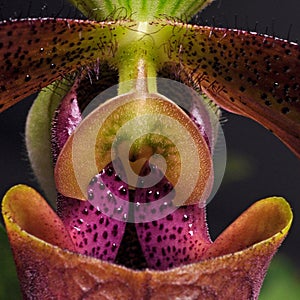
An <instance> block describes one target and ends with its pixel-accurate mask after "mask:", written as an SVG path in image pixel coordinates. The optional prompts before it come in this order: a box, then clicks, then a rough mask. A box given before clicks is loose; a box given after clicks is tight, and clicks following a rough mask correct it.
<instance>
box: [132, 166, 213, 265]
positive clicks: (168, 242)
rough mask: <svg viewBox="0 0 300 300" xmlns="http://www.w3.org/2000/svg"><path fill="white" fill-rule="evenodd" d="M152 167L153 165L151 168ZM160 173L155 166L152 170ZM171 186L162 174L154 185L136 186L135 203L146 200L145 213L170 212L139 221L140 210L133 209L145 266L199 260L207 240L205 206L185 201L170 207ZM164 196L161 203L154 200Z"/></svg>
mask: <svg viewBox="0 0 300 300" xmlns="http://www.w3.org/2000/svg"><path fill="white" fill-rule="evenodd" d="M150 167H151V166H149V165H146V166H145V167H144V169H143V170H142V173H141V176H145V175H146V174H148V173H149V171H150V170H149V169H150ZM152 169H153V168H152ZM154 172H156V175H157V176H158V177H160V175H161V174H159V172H161V171H159V170H157V169H156V170H155V171H154ZM174 193H175V190H174V189H173V187H172V185H171V184H170V182H169V181H168V180H167V179H166V177H163V179H161V180H160V181H159V182H158V183H157V184H156V185H155V186H152V187H148V188H143V187H140V188H137V190H136V193H135V200H134V201H135V203H142V204H143V203H149V204H151V207H152V208H151V209H148V211H147V213H148V214H150V215H151V213H152V214H153V216H154V217H156V216H157V215H158V212H157V211H161V212H164V211H165V210H168V209H170V208H172V210H173V211H172V212H171V213H169V214H166V216H165V217H163V218H159V219H157V218H153V221H152V222H146V223H142V222H141V219H143V218H141V216H143V212H140V211H139V209H136V210H135V219H136V221H137V223H136V230H137V234H138V238H139V241H140V244H141V247H142V249H143V253H144V256H145V258H146V261H147V263H148V267H149V268H151V269H156V270H166V269H169V268H172V267H176V266H180V265H184V264H189V263H192V262H197V261H200V260H201V258H202V256H203V254H204V253H205V252H206V250H207V248H208V247H209V245H210V244H211V242H210V238H209V235H208V230H207V224H206V218H205V207H204V208H200V207H199V206H198V205H189V206H182V207H173V205H172V199H173V197H174ZM162 198H164V199H165V200H164V204H158V201H159V200H160V199H162ZM137 208H139V207H137Z"/></svg>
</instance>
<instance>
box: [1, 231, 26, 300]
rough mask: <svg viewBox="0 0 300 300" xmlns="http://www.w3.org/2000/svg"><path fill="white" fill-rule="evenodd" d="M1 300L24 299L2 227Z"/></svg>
mask: <svg viewBox="0 0 300 300" xmlns="http://www.w3.org/2000/svg"><path fill="white" fill-rule="evenodd" d="M0 299H1V300H18V299H22V297H21V291H20V287H19V283H18V278H17V274H16V268H15V265H14V261H13V256H12V252H11V249H10V246H9V242H8V238H7V235H6V232H5V230H4V229H3V227H2V226H0Z"/></svg>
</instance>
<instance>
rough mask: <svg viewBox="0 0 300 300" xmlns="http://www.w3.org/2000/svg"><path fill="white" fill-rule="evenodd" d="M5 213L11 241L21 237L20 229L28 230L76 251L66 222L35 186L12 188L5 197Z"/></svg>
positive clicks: (29, 232)
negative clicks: (64, 223) (62, 220)
mask: <svg viewBox="0 0 300 300" xmlns="http://www.w3.org/2000/svg"><path fill="white" fill-rule="evenodd" d="M2 213H3V217H4V221H5V225H6V228H7V231H8V235H9V238H10V240H11V241H13V240H14V239H18V233H17V232H18V231H20V230H22V234H25V233H24V232H26V233H27V234H29V235H31V236H34V237H35V238H40V239H43V240H45V241H47V242H48V243H51V244H53V245H55V246H58V247H60V248H63V249H68V250H74V245H73V243H72V241H71V238H70V236H69V234H68V232H67V230H66V229H65V227H64V225H63V223H62V222H61V220H60V219H59V218H58V216H57V215H56V214H55V212H54V211H53V210H52V209H51V207H50V206H49V205H48V204H47V203H46V202H45V200H44V199H43V198H42V197H41V196H40V195H39V194H38V193H37V192H36V191H35V190H34V189H32V188H30V187H28V186H25V185H17V186H14V187H12V188H11V189H10V190H9V191H8V192H7V193H6V195H5V196H4V198H3V202H2ZM37 220H38V221H37Z"/></svg>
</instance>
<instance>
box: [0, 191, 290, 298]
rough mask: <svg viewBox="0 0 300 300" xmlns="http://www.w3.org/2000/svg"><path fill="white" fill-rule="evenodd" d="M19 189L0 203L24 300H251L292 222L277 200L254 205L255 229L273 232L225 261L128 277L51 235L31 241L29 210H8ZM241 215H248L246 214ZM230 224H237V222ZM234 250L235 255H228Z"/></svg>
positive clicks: (215, 259) (216, 259)
mask: <svg viewBox="0 0 300 300" xmlns="http://www.w3.org/2000/svg"><path fill="white" fill-rule="evenodd" d="M24 188H25V187H16V188H14V192H13V193H12V191H10V192H9V193H8V194H7V195H6V197H5V199H4V202H3V213H4V219H5V223H6V227H7V230H8V234H9V238H10V242H11V245H12V248H13V251H14V256H15V260H16V264H17V267H18V274H19V278H20V281H21V285H22V290H23V295H24V299H31V298H32V297H37V298H39V299H41V298H44V299H45V298H51V297H61V298H64V299H78V298H85V297H86V298H88V299H99V298H100V297H104V298H107V299H124V298H125V299H130V298H134V299H149V298H151V299H162V298H164V297H166V295H168V296H169V297H172V298H176V297H179V298H182V297H190V298H191V299H201V298H202V299H204V298H205V299H225V300H227V299H228V300H229V299H234V298H235V297H236V295H239V299H257V297H258V293H259V290H260V287H261V284H262V280H263V278H264V275H265V272H266V269H267V267H268V264H269V262H270V259H271V257H272V256H273V254H274V253H275V251H276V249H277V248H278V246H279V245H280V244H281V242H282V240H283V239H284V237H285V236H286V234H287V231H288V229H289V227H290V224H291V219H292V213H291V210H290V207H289V205H288V204H287V203H286V202H285V201H284V200H283V199H282V198H269V199H265V200H263V203H261V202H258V203H257V204H254V205H253V206H252V208H250V212H251V211H252V212H253V210H254V211H256V210H257V208H256V205H258V208H259V209H260V210H263V213H262V216H263V219H264V221H261V222H260V224H261V225H265V226H266V227H267V228H271V227H272V226H271V224H274V220H275V224H274V228H273V230H271V231H270V230H267V232H266V234H265V235H264V234H263V231H262V234H261V235H260V239H259V240H258V239H255V240H252V241H250V243H249V245H248V244H247V245H248V246H249V247H248V248H246V249H242V251H239V250H241V249H240V245H237V247H236V248H234V247H231V248H230V254H228V255H224V256H219V257H212V258H211V259H210V260H204V261H201V262H197V263H193V264H190V265H186V266H183V267H180V268H174V269H171V270H168V271H163V272H161V271H152V270H146V271H132V270H130V269H127V268H124V267H120V266H117V265H113V264H109V263H107V262H103V261H101V260H97V259H93V258H90V257H86V256H82V255H79V254H76V253H71V252H69V251H66V250H63V249H61V248H59V247H56V246H54V245H53V242H54V241H53V239H52V238H51V235H46V236H45V240H41V239H39V238H36V237H35V236H34V235H35V234H39V229H37V228H38V227H39V225H38V223H39V220H40V219H39V218H37V217H35V218H32V213H33V212H34V211H33V210H24V211H23V212H21V213H20V210H19V209H17V210H15V207H14V203H15V200H16V198H19V193H22V190H23V189H24ZM26 189H28V188H26ZM35 194H36V193H35V192H33V190H31V189H30V193H29V194H28V195H27V196H28V198H27V199H26V201H27V202H26V204H27V205H28V206H29V207H31V206H32V204H34V205H33V206H35V204H36V203H35V200H33V199H34V197H32V195H35ZM39 200H40V199H39ZM32 201H33V203H32ZM42 203H43V202H41V203H39V204H40V205H41V206H42V207H44V205H46V204H45V203H44V204H42ZM274 212H275V215H273V213H274ZM15 213H16V214H15ZM18 213H19V214H20V215H21V216H19V215H18ZM27 214H29V215H27ZM42 214H43V211H42ZM245 214H246V215H247V214H248V213H247V211H246V213H245ZM20 217H21V219H20ZM25 217H26V220H31V221H29V224H30V223H32V224H34V223H35V222H36V223H37V224H35V225H36V226H33V227H32V226H27V223H26V222H23V221H24V220H25ZM258 217H260V216H258ZM278 217H280V219H281V220H282V222H280V224H279V223H278V222H277V221H276V219H277V218H278ZM236 222H237V223H239V222H240V221H239V219H238V220H237V221H236ZM249 222H250V224H248V226H246V227H245V228H247V232H246V233H245V232H237V234H238V235H246V236H249V235H251V234H249V233H248V231H250V232H251V231H252V225H253V218H252V217H250V218H249ZM262 228H263V226H262ZM254 232H255V233H256V232H257V230H256V229H255V230H254ZM235 250H237V251H238V252H231V251H235ZM225 252H226V251H225Z"/></svg>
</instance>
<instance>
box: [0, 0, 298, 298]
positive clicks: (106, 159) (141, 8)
mask: <svg viewBox="0 0 300 300" xmlns="http://www.w3.org/2000/svg"><path fill="white" fill-rule="evenodd" d="M71 2H74V3H75V4H76V6H77V7H78V8H79V9H81V11H82V12H83V13H85V14H86V15H87V16H89V17H92V18H93V19H94V20H93V21H88V20H84V21H79V20H62V19H34V20H18V21H7V22H3V23H2V24H1V26H0V37H1V38H0V54H1V55H2V57H3V59H2V62H1V63H0V67H1V75H0V90H1V98H0V103H1V109H2V110H4V109H6V108H8V107H9V106H10V105H13V104H14V103H16V102H17V101H19V100H21V99H23V98H24V97H25V96H26V95H29V94H31V93H33V92H36V91H39V90H40V89H41V88H43V87H49V88H48V89H47V90H45V91H43V92H41V93H40V95H39V97H38V98H37V100H36V101H35V103H34V105H33V107H32V109H31V111H30V113H29V116H28V121H27V130H26V131H27V132H26V135H27V136H26V139H27V140H26V142H27V147H28V152H29V157H30V160H31V162H32V165H33V169H34V170H35V173H36V175H37V177H38V178H39V180H40V182H41V185H42V186H43V188H44V190H45V191H46V194H47V195H48V198H49V200H50V201H51V200H52V201H53V198H56V196H53V195H54V194H55V193H56V192H53V191H55V190H56V189H57V190H58V192H59V193H58V196H57V214H56V213H55V212H54V211H53V210H52V208H50V206H49V205H48V204H47V203H46V202H45V200H44V199H42V197H41V196H40V195H39V194H38V193H37V192H35V191H34V190H33V189H31V188H29V187H27V186H23V185H19V186H15V187H13V188H12V189H11V190H9V191H8V193H7V194H6V196H5V198H4V200H3V206H2V210H3V216H4V220H5V224H6V228H7V231H8V236H9V239H10V242H11V246H12V249H13V252H14V257H15V261H16V265H17V269H18V275H19V279H20V282H21V286H22V292H23V296H24V298H25V299H48V298H54V299H81V298H87V299H99V298H101V297H102V298H108V299H161V298H169V299H186V298H188V299H190V298H191V299H256V298H257V297H258V294H259V290H260V287H261V284H262V281H263V278H264V276H265V272H266V270H267V267H268V264H269V262H270V259H271V258H272V256H273V254H274V253H275V251H276V249H277V248H278V246H279V245H280V244H281V242H282V240H283V239H284V237H285V236H286V234H287V231H288V229H289V227H290V225H291V220H292V213H291V210H290V207H289V205H288V204H287V203H286V202H285V200H284V199H282V198H279V197H273V198H268V199H264V200H261V201H259V202H257V203H255V204H254V205H253V206H251V207H250V208H249V209H248V210H247V211H246V212H244V213H243V214H242V215H241V216H240V217H239V218H238V219H237V220H236V221H235V222H234V223H233V224H232V225H231V226H229V227H228V228H227V229H226V230H225V231H224V232H223V233H222V234H221V235H220V236H219V237H218V238H217V239H216V240H215V241H214V242H212V241H211V240H210V238H209V234H208V231H207V225H206V221H205V205H204V204H205V202H207V199H208V197H209V193H210V192H211V189H212V185H213V183H212V182H213V177H214V174H213V172H212V167H213V160H212V154H213V152H214V148H215V142H216V141H215V139H216V136H217V135H218V132H219V131H220V128H219V127H218V124H215V123H214V122H213V121H212V120H213V119H212V118H213V116H212V115H214V114H215V113H214V111H215V106H216V105H219V106H221V107H223V108H225V109H227V110H229V111H232V112H235V113H238V114H242V115H244V116H247V117H250V118H253V119H254V120H256V121H258V122H259V123H261V124H262V125H264V126H265V127H267V128H268V129H270V130H272V131H273V132H274V133H275V134H276V135H277V136H278V137H279V138H280V139H281V140H282V141H283V142H284V143H285V144H286V145H287V146H288V147H289V148H291V150H293V151H294V152H295V154H296V155H298V156H299V153H300V139H299V132H300V123H299V120H300V115H299V111H300V108H299V73H298V72H297V71H298V70H299V64H300V63H299V61H300V51H299V46H298V45H296V44H293V43H289V42H287V41H283V40H279V39H276V38H272V37H268V36H262V35H258V34H255V33H249V32H245V31H239V30H229V29H218V28H211V27H201V26H192V25H188V24H184V23H181V22H179V21H178V20H179V18H182V17H183V16H184V18H187V19H188V18H190V17H192V16H193V14H194V13H196V12H197V11H198V10H200V9H202V8H204V7H205V6H206V5H207V4H208V3H209V2H211V1H199V2H194V1H177V2H175V3H172V2H171V1H161V2H160V1H144V2H142V1H131V2H130V3H129V2H127V1H118V3H114V2H111V1H105V2H101V1H71ZM159 76H160V77H165V78H169V79H176V80H178V81H181V82H183V83H185V84H186V85H187V86H190V87H193V88H194V89H195V90H197V92H198V93H199V94H204V95H203V97H204V98H205V99H206V101H204V102H203V103H198V102H197V101H198V100H194V95H193V94H189V95H186V94H185V97H186V98H189V99H190V98H191V100H188V99H183V101H185V100H186V102H188V104H187V106H186V104H185V103H179V104H180V106H181V107H182V108H184V110H183V109H181V108H180V107H179V105H177V104H175V103H174V101H173V100H174V99H173V98H172V97H171V98H170V97H168V96H166V95H165V94H164V95H162V92H161V90H160V89H159V86H158V83H159V80H157V77H159ZM90 81H91V82H92V85H91V84H90ZM117 83H119V85H118V89H117V95H116V96H114V97H112V99H110V101H106V102H105V103H104V104H100V105H98V106H97V107H96V108H95V109H94V110H93V111H92V112H91V113H89V114H87V115H84V114H83V113H84V112H85V111H86V107H88V106H89V103H90V102H94V99H95V97H96V96H97V95H98V94H99V93H100V92H102V91H104V90H106V88H108V87H110V86H112V85H114V84H117ZM165 87H166V86H164V88H165ZM167 87H168V86H167ZM169 88H171V89H173V85H172V84H171V81H170V86H169ZM177 92H180V90H178V91H176V93H177ZM167 95H169V94H167ZM171 95H172V93H171ZM206 97H209V98H211V99H212V101H213V102H212V103H213V104H208V103H209V101H208V100H207V98H206ZM149 115H151V118H149ZM83 117H84V118H83ZM153 120H154V121H153ZM175 121H176V122H175ZM122 128H123V131H122ZM124 128H125V129H124ZM149 128H150V129H151V130H150V129H149ZM153 128H155V130H154V129H153ZM147 129H148V132H147ZM180 130H182V132H181V131H180ZM148 133H151V135H149V134H148ZM183 133H184V134H183ZM131 136H134V137H138V138H137V139H135V140H134V141H132V140H131ZM116 137H117V138H116ZM128 144H130V146H131V147H128ZM181 144H183V146H182V145H181ZM184 146H185V147H184ZM191 147H192V148H191ZM51 151H52V152H51ZM155 154H156V155H157V156H155ZM124 157H125V159H127V160H128V157H129V162H128V166H127V167H124V164H125V160H124ZM161 157H163V158H164V161H165V163H166V169H164V165H163V164H162V165H161V164H160V162H161ZM52 165H54V167H52ZM157 165H158V166H160V167H157ZM131 169H132V170H133V172H130V170H131ZM186 170H188V172H187V171H186ZM183 171H184V172H183ZM182 172H183V174H184V176H182V174H181V173H182ZM137 175H139V176H141V177H138V176H137ZM149 175H152V179H154V181H153V182H152V184H149V182H148V185H147V182H146V183H145V179H147V178H149ZM150 177H151V176H150ZM161 199H164V200H163V202H162V203H160V202H159V201H160V200H161ZM86 200H87V201H86ZM157 203H160V204H161V205H157ZM152 204H155V205H152Z"/></svg>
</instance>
